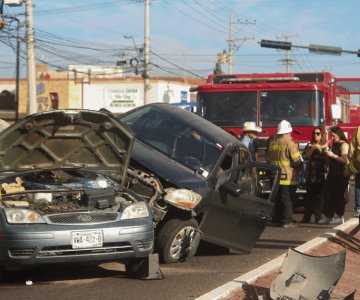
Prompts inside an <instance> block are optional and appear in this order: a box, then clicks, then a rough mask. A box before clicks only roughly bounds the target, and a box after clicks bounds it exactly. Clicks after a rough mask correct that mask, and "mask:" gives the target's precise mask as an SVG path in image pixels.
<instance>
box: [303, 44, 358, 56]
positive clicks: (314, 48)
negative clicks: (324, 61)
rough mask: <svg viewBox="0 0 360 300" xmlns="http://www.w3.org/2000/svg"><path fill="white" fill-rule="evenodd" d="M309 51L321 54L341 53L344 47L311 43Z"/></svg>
mask: <svg viewBox="0 0 360 300" xmlns="http://www.w3.org/2000/svg"><path fill="white" fill-rule="evenodd" d="M309 52H315V53H320V54H332V55H341V53H342V48H340V47H332V46H322V45H309ZM358 56H359V55H358Z"/></svg>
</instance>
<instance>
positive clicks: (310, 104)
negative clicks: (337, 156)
mask: <svg viewBox="0 0 360 300" xmlns="http://www.w3.org/2000/svg"><path fill="white" fill-rule="evenodd" d="M195 90H196V91H197V104H198V106H197V110H196V113H197V114H199V115H200V116H202V117H203V118H205V119H207V120H209V121H210V122H212V123H214V124H216V125H218V126H220V127H222V128H223V129H224V130H226V131H227V132H229V133H231V134H232V135H234V136H236V137H239V136H240V135H241V134H242V133H243V130H242V126H243V124H244V122H246V121H252V122H255V123H256V125H258V126H260V127H261V128H262V130H263V132H262V134H259V135H258V141H259V157H260V159H261V160H263V159H264V153H265V150H266V148H267V142H268V139H269V137H270V136H271V135H273V134H274V133H275V132H276V129H277V125H278V123H279V122H280V121H281V120H287V121H289V122H290V123H291V125H292V127H293V128H294V130H293V133H292V137H293V140H294V141H295V142H297V143H298V144H299V149H300V151H302V150H304V148H305V146H306V145H307V144H308V142H309V141H310V140H311V133H312V130H313V129H314V127H316V126H320V127H322V128H323V129H324V131H325V132H326V131H327V130H328V129H329V127H330V126H333V125H338V126H340V127H341V128H342V129H343V131H344V133H345V134H346V135H347V136H348V137H349V138H351V136H352V133H353V131H354V129H355V128H356V126H357V125H358V124H357V122H356V121H357V120H355V119H354V117H353V116H351V106H350V104H351V101H350V96H351V95H354V94H360V78H336V77H335V76H334V75H332V74H330V73H328V72H319V73H265V74H261V73H259V74H212V75H209V76H208V79H207V83H206V84H204V85H200V86H198V87H196V88H194V89H192V91H195ZM351 117H352V118H351ZM328 138H329V140H331V138H330V132H329V133H328ZM300 178H301V182H300V185H299V188H298V189H297V195H298V199H299V200H300V201H296V204H295V206H299V205H301V203H302V198H303V195H304V193H305V177H304V176H303V175H301V176H300Z"/></svg>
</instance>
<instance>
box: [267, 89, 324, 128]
mask: <svg viewBox="0 0 360 300" xmlns="http://www.w3.org/2000/svg"><path fill="white" fill-rule="evenodd" d="M319 102H320V101H318V100H317V92H316V91H262V92H260V121H261V124H262V126H276V125H277V124H278V123H279V122H280V121H281V120H284V119H286V120H288V121H289V122H290V123H291V125H293V126H316V125H320V124H319V123H320V120H321V116H320V106H319V108H318V109H317V106H318V103H319Z"/></svg>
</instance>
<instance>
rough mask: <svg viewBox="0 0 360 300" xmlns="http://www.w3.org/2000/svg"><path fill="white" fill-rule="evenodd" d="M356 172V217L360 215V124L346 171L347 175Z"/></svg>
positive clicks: (353, 137) (351, 144) (356, 130)
mask: <svg viewBox="0 0 360 300" xmlns="http://www.w3.org/2000/svg"><path fill="white" fill-rule="evenodd" d="M353 174H355V207H354V214H353V216H354V217H355V218H359V217H360V126H358V127H357V128H356V129H355V131H354V134H353V136H352V138H351V142H350V145H349V153H348V165H347V167H346V169H345V171H344V175H345V176H350V175H353Z"/></svg>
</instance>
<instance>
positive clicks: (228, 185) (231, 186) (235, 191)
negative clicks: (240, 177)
mask: <svg viewBox="0 0 360 300" xmlns="http://www.w3.org/2000/svg"><path fill="white" fill-rule="evenodd" d="M220 189H222V190H223V191H224V192H226V193H229V194H231V195H233V196H235V197H237V196H239V195H240V192H241V188H240V186H239V185H238V184H236V183H235V182H233V181H227V182H225V183H223V184H222V185H221V186H220Z"/></svg>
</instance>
